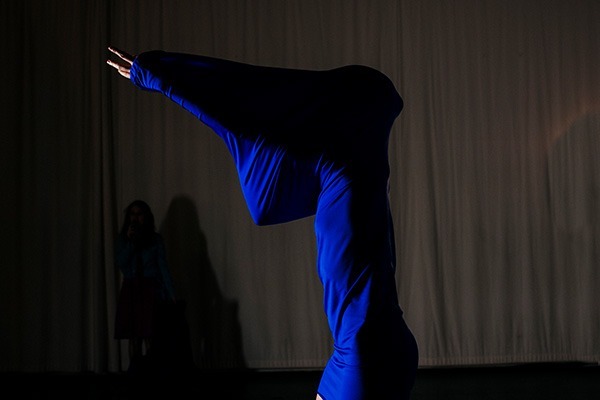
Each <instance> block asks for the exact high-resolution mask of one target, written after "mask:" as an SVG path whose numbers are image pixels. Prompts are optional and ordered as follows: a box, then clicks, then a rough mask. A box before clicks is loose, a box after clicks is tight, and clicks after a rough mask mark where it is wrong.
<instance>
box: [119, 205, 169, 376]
mask: <svg viewBox="0 0 600 400" xmlns="http://www.w3.org/2000/svg"><path fill="white" fill-rule="evenodd" d="M115 263H116V265H117V267H118V268H119V270H120V271H121V273H122V275H123V283H122V285H121V290H120V293H119V298H118V302H117V312H116V319H115V334H114V337H115V339H129V357H130V363H135V362H137V361H139V360H140V357H141V356H143V355H146V353H147V351H148V350H149V348H150V346H151V340H152V338H153V335H154V333H155V331H156V323H157V321H156V319H157V311H158V309H159V307H160V305H161V304H162V303H164V302H169V301H170V302H174V301H175V292H174V288H173V282H172V279H171V275H170V272H169V270H168V267H167V261H166V253H165V245H164V242H163V238H162V236H161V235H160V234H159V233H157V232H156V227H155V225H154V215H153V214H152V210H151V209H150V206H149V205H148V204H147V203H146V202H144V201H142V200H135V201H133V202H132V203H131V204H129V206H127V208H126V209H125V219H124V221H123V226H122V228H121V231H120V233H119V235H118V237H117V240H116V244H115ZM131 365H132V364H130V366H131Z"/></svg>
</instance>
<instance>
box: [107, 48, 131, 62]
mask: <svg viewBox="0 0 600 400" xmlns="http://www.w3.org/2000/svg"><path fill="white" fill-rule="evenodd" d="M108 50H109V51H111V52H112V53H114V54H116V55H117V56H118V57H119V58H121V59H122V60H124V61H126V62H127V63H129V64H133V59H134V58H135V57H134V56H132V55H131V54H129V53H127V52H125V51H123V50H119V49H117V48H116V47H112V46H111V47H109V48H108Z"/></svg>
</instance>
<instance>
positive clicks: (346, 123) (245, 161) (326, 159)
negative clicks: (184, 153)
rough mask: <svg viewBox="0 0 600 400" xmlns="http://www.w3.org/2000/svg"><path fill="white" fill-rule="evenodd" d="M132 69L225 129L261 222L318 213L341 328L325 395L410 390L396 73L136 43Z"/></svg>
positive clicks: (345, 399) (323, 262)
mask: <svg viewBox="0 0 600 400" xmlns="http://www.w3.org/2000/svg"><path fill="white" fill-rule="evenodd" d="M131 81H132V82H133V83H134V84H135V85H136V86H137V87H139V88H141V89H144V90H152V91H157V92H160V93H162V94H164V95H165V96H167V97H169V98H170V99H172V100H173V101H174V102H176V103H177V104H179V105H180V106H181V107H183V108H184V109H186V110H188V111H189V112H191V113H192V114H194V115H195V116H196V117H197V118H198V119H200V120H201V121H202V122H203V123H205V124H206V125H207V126H209V127H210V128H212V130H213V131H214V132H215V133H217V134H218V135H219V136H220V137H221V138H222V139H223V141H224V142H225V144H226V146H227V148H228V149H229V151H230V153H231V155H232V156H233V160H234V162H235V166H236V168H237V171H238V174H239V179H240V184H241V188H242V192H243V195H244V197H245V200H246V203H247V205H248V209H249V211H250V214H251V216H252V218H253V220H254V222H255V223H256V224H258V225H270V224H278V223H284V222H289V221H293V220H297V219H300V218H304V217H308V216H312V215H315V233H316V237H317V254H318V257H317V268H318V274H319V278H320V280H321V282H322V284H323V289H324V308H325V313H326V315H327V319H328V322H329V327H330V329H331V333H332V335H333V339H334V352H333V354H332V356H331V358H330V360H329V362H328V364H327V366H326V368H325V370H324V372H323V376H322V378H321V383H320V385H319V389H318V393H319V394H320V395H321V397H322V398H323V399H324V400H364V399H394V400H395V399H407V398H408V397H409V393H410V389H411V388H412V385H413V382H414V376H415V371H416V367H417V347H416V343H415V340H414V337H413V335H412V333H411V332H410V330H409V329H408V327H407V326H406V324H405V323H404V320H403V317H402V310H401V309H400V307H399V305H398V296H397V292H396V285H395V279H394V274H395V262H396V260H395V252H394V249H395V244H394V236H393V226H392V218H391V213H390V208H389V201H388V178H389V165H388V137H389V133H390V129H391V127H392V124H393V123H394V120H395V119H396V117H397V116H398V115H399V113H400V111H401V109H402V99H401V98H400V96H399V95H398V93H397V91H396V89H395V88H394V85H393V84H392V82H391V81H390V80H389V79H388V78H387V77H386V76H385V75H383V74H381V73H380V72H378V71H376V70H374V69H372V68H369V67H365V66H358V65H351V66H345V67H341V68H336V69H332V70H325V71H309V70H298V69H285V68H273V67H263V66H255V65H249V64H243V63H238V62H233V61H228V60H222V59H216V58H210V57H205V56H199V55H190V54H181V53H167V52H163V51H151V52H146V53H142V54H140V55H139V56H138V57H137V58H136V59H135V60H134V62H133V65H132V66H131Z"/></svg>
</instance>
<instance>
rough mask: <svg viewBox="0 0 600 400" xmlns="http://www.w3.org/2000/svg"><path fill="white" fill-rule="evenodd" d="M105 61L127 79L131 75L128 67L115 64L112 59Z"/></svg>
mask: <svg viewBox="0 0 600 400" xmlns="http://www.w3.org/2000/svg"><path fill="white" fill-rule="evenodd" d="M106 63H107V64H108V65H110V66H111V67H113V68H114V69H116V70H117V71H118V72H119V74H121V75H122V76H124V77H125V78H127V79H129V77H130V76H131V72H130V69H129V68H128V67H124V66H122V65H119V64H117V63H116V62H114V61H112V60H106Z"/></svg>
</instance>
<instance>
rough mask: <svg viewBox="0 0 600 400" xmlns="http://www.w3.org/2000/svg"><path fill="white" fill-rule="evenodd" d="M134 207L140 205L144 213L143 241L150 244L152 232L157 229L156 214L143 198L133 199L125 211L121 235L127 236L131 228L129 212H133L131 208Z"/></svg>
mask: <svg viewBox="0 0 600 400" xmlns="http://www.w3.org/2000/svg"><path fill="white" fill-rule="evenodd" d="M133 207H138V208H140V209H141V210H142V212H143V213H144V225H143V226H141V232H140V233H141V238H142V240H141V242H142V244H144V245H146V244H148V242H147V241H148V240H150V239H151V238H152V235H151V233H154V232H155V231H156V226H155V225H154V214H152V210H151V209H150V206H149V205H148V203H146V202H145V201H143V200H134V201H132V202H131V203H130V204H129V205H128V206H127V207H126V208H125V211H124V214H125V218H124V219H123V226H121V233H120V234H121V236H123V237H125V238H126V237H127V231H128V230H129V225H131V222H130V221H129V214H131V209H132V208H133Z"/></svg>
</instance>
